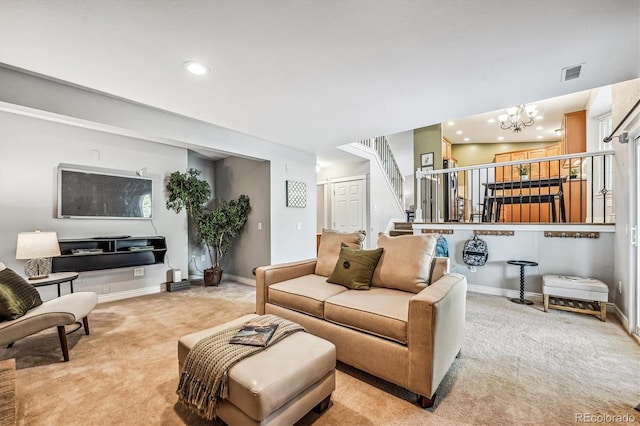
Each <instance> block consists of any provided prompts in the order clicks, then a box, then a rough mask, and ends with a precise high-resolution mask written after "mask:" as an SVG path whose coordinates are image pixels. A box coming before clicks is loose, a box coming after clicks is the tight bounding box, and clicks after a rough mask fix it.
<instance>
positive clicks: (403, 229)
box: [389, 222, 413, 237]
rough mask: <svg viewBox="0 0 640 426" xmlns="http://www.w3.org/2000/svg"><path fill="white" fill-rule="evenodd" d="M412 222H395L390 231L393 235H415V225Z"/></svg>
mask: <svg viewBox="0 0 640 426" xmlns="http://www.w3.org/2000/svg"><path fill="white" fill-rule="evenodd" d="M412 225H413V224H412V223H411V222H394V223H393V229H391V230H390V231H389V235H390V236H391V237H397V236H398V235H413V227H412Z"/></svg>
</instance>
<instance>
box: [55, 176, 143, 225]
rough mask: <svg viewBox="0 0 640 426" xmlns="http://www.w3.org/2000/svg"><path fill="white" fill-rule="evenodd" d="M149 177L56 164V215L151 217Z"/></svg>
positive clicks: (97, 217)
mask: <svg viewBox="0 0 640 426" xmlns="http://www.w3.org/2000/svg"><path fill="white" fill-rule="evenodd" d="M152 207H153V179H151V178H148V177H143V176H137V175H136V174H135V173H131V174H127V172H118V171H114V172H111V171H108V172H105V171H102V170H100V171H96V170H91V169H89V168H87V169H83V168H82V167H80V166H78V167H74V166H68V165H60V166H58V218H62V219H151V218H152Z"/></svg>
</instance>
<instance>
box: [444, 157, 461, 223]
mask: <svg viewBox="0 0 640 426" xmlns="http://www.w3.org/2000/svg"><path fill="white" fill-rule="evenodd" d="M442 163H443V164H442V168H443V169H453V168H455V167H458V165H457V164H456V161H455V160H452V159H448V160H443V162H442ZM442 198H443V200H442V201H443V205H444V209H443V210H444V211H443V213H444V221H445V222H460V221H461V220H462V214H461V212H460V209H459V194H458V172H450V173H444V179H443V193H442Z"/></svg>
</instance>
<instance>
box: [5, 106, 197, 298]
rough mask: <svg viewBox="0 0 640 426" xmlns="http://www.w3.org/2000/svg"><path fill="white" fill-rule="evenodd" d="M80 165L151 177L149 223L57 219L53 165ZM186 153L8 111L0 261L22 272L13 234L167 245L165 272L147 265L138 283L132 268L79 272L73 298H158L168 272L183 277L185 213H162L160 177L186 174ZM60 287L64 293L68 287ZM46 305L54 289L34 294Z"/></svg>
mask: <svg viewBox="0 0 640 426" xmlns="http://www.w3.org/2000/svg"><path fill="white" fill-rule="evenodd" d="M59 163H70V164H79V165H85V166H93V167H101V168H108V169H118V170H127V171H135V170H139V169H143V168H145V169H146V174H147V176H149V177H151V178H153V185H154V199H153V221H149V220H93V219H57V218H56V205H57V166H58V164H59ZM186 164H187V155H186V150H184V149H182V148H176V147H172V146H167V145H160V144H157V143H153V142H147V141H141V140H134V139H131V138H128V137H125V136H118V135H112V134H107V133H103V132H98V131H95V130H89V129H83V128H78V127H75V126H67V125H65V124H61V123H54V122H50V121H44V120H40V119H37V118H32V117H25V116H21V115H15V114H11V113H6V112H0V213H1V216H2V218H1V220H0V235H2V236H3V238H2V239H0V259H1V260H2V261H3V262H5V263H6V264H7V265H8V266H9V267H10V268H12V269H14V270H15V271H16V272H19V273H22V272H23V268H24V263H25V261H23V260H16V259H15V250H16V237H17V234H18V232H25V231H33V230H35V229H36V228H38V229H42V230H43V231H56V232H57V234H58V238H60V239H64V238H86V237H92V236H105V235H133V236H150V235H156V230H157V235H163V236H165V237H166V239H167V249H168V251H167V256H166V259H165V264H164V265H151V266H145V267H144V269H145V275H144V276H143V277H135V278H134V277H133V268H121V269H112V270H105V271H93V272H83V273H82V274H81V275H80V278H79V279H78V280H77V281H76V282H75V283H74V290H75V291H83V290H84V291H95V292H96V293H98V294H108V293H115V292H121V291H125V290H135V289H138V290H140V289H144V288H147V289H150V290H152V291H153V290H155V291H158V290H159V289H160V286H161V285H162V284H163V283H164V282H166V281H167V276H166V271H167V270H168V269H170V268H180V269H183V270H186V267H187V251H186V244H187V233H186V231H187V229H186V215H185V213H184V212H182V213H180V214H179V215H176V214H175V213H174V212H173V211H168V210H167V209H166V208H165V205H164V203H165V199H166V198H165V196H164V178H165V176H167V174H169V173H171V172H172V171H174V170H182V169H184V168H185V167H186ZM62 288H63V289H64V290H65V291H67V289H68V287H67V286H66V285H63V286H62ZM38 289H39V290H40V292H41V293H42V296H43V298H46V299H49V298H52V297H55V296H57V290H56V286H47V287H39V288H38Z"/></svg>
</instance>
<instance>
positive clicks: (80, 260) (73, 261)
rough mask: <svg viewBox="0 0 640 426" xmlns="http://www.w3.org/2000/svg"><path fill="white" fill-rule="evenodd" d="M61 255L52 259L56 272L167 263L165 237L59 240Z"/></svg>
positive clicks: (52, 268)
mask: <svg viewBox="0 0 640 426" xmlns="http://www.w3.org/2000/svg"><path fill="white" fill-rule="evenodd" d="M58 245H59V246H60V253H61V256H57V257H53V258H52V259H51V261H52V267H51V270H52V271H53V272H69V271H73V272H83V271H96V270H100V269H113V268H125V267H129V266H142V265H154V264H156V263H164V257H165V254H166V253H167V243H166V241H165V238H164V237H160V236H154V237H125V236H122V237H105V238H101V237H97V238H79V239H68V240H59V241H58Z"/></svg>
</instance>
